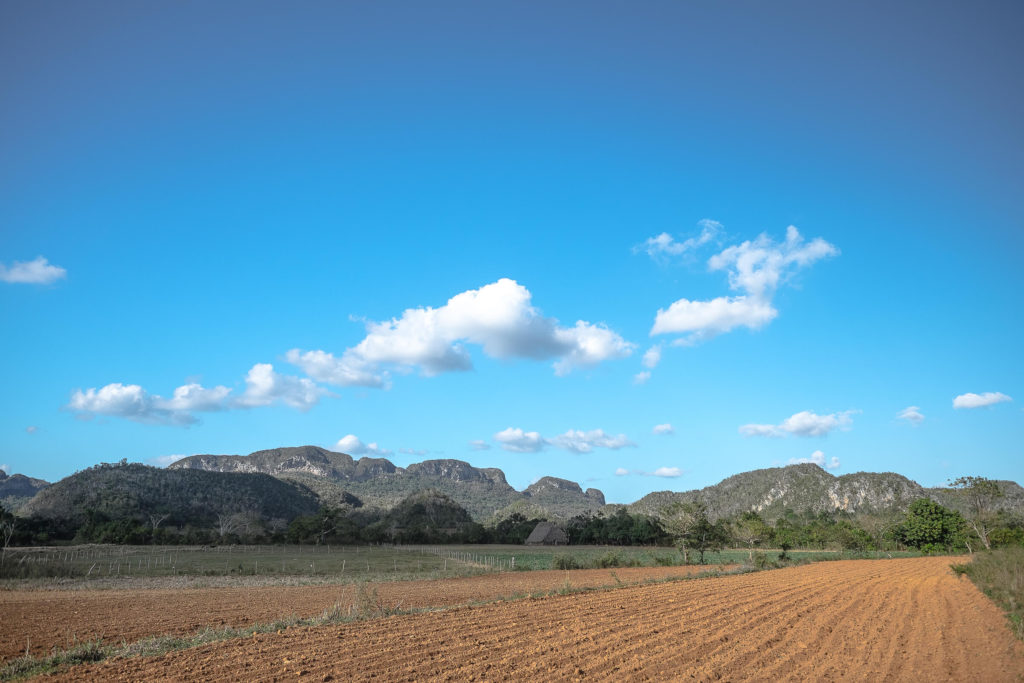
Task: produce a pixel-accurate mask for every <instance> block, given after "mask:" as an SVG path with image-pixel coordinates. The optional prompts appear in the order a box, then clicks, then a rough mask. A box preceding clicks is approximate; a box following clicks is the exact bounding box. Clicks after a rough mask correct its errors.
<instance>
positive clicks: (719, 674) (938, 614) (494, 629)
mask: <svg viewBox="0 0 1024 683" xmlns="http://www.w3.org/2000/svg"><path fill="white" fill-rule="evenodd" d="M1022 664H1024V652H1022V648H1021V645H1020V644H1019V643H1018V642H1017V641H1015V640H1014V639H1013V637H1012V636H1011V635H1010V633H1009V631H1008V629H1006V628H1005V625H1004V623H1003V617H1002V615H1001V614H1000V613H999V612H998V610H997V609H996V608H995V607H994V606H993V605H992V604H991V603H990V602H989V601H988V600H987V599H986V598H985V597H984V596H982V595H981V594H980V592H979V591H978V590H977V589H976V588H975V587H974V586H973V584H971V583H970V582H968V581H966V580H960V579H958V578H957V577H955V576H954V575H953V574H952V572H951V571H950V569H949V559H948V558H915V559H901V560H882V561H846V562H828V563H821V564H816V565H809V566H805V567H798V568H791V569H785V570H779V571H772V572H762V573H758V574H750V575H742V576H731V577H723V578H717V579H706V580H697V581H688V582H680V583H669V584H658V585H649V586H640V587H630V588H622V589H618V590H614V591H605V592H600V593H582V594H576V595H565V596H552V597H548V598H543V599H533V600H519V601H514V602H504V603H497V604H492V605H483V606H478V607H467V608H457V609H452V610H448V611H445V612H432V613H425V614H417V615H409V616H402V617H391V618H388V619H383V620H378V621H372V622H364V623H359V624H348V625H343V626H329V627H319V628H309V629H289V630H287V631H284V632H282V633H279V634H264V635H258V636H255V637H253V638H251V639H245V640H239V641H229V642H224V643H218V644H213V645H209V646H204V647H201V648H196V649H193V650H185V651H180V652H176V653H171V654H168V655H166V656H163V657H159V658H136V659H125V660H111V661H108V662H103V663H100V664H97V665H93V666H89V667H80V668H78V669H75V670H72V671H71V672H70V673H69V674H68V676H67V677H68V679H69V680H70V679H78V680H81V679H84V678H88V679H99V680H106V679H111V680H154V679H178V680H184V679H188V680H210V681H231V680H272V679H275V678H282V677H289V678H290V677H294V676H296V675H300V674H301V675H303V676H309V677H310V678H311V679H312V680H332V679H334V680H370V679H378V680H389V681H392V680H398V681H401V680H453V681H454V680H459V681H462V680H511V679H517V680H526V679H529V680H551V679H582V678H588V679H597V680H623V679H626V680H669V679H672V680H677V679H689V678H692V679H695V680H719V679H723V678H724V679H729V680H745V679H759V680H808V679H811V680H830V679H838V678H853V679H858V680H879V681H886V680H890V681H894V680H906V679H907V678H911V677H913V678H919V679H922V680H985V681H1002V680H1017V679H1018V678H1019V677H1020V676H1021V675H1022V674H1024V666H1022Z"/></svg>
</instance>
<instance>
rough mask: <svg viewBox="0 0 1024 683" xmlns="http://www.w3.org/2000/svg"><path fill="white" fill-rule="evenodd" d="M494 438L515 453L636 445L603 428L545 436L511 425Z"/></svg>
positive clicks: (616, 448) (576, 450) (578, 450)
mask: <svg viewBox="0 0 1024 683" xmlns="http://www.w3.org/2000/svg"><path fill="white" fill-rule="evenodd" d="M494 440H495V441H497V442H498V443H499V444H501V447H502V448H503V449H504V450H506V451H512V452H514V453H537V452H539V451H542V450H544V449H545V448H546V447H548V446H554V447H555V448H561V449H564V450H567V451H571V452H573V453H590V452H592V451H593V450H594V449H595V448H607V449H609V450H613V451H617V450H619V449H620V448H627V447H631V446H636V444H635V443H633V442H632V441H630V440H629V438H628V437H627V436H626V435H625V434H617V435H614V436H613V435H611V434H606V433H605V431H604V430H603V429H592V430H589V431H583V430H580V429H570V430H568V431H567V432H565V433H564V434H559V435H558V436H554V437H551V438H545V437H543V436H541V435H540V432H527V431H524V430H522V429H519V428H518V427H509V428H507V429H503V430H502V431H500V432H498V433H497V434H495V435H494ZM474 443H475V442H474Z"/></svg>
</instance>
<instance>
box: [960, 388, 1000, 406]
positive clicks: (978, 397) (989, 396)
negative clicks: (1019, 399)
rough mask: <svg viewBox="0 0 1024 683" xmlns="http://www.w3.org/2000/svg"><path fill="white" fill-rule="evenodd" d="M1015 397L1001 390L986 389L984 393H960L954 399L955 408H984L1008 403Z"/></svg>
mask: <svg viewBox="0 0 1024 683" xmlns="http://www.w3.org/2000/svg"><path fill="white" fill-rule="evenodd" d="M1012 400H1013V399H1012V398H1010V397H1009V396H1007V395H1006V394H1004V393H1002V392H999V391H986V392H985V393H984V394H969V393H968V394H960V395H959V396H957V397H956V398H954V399H953V407H954V408H984V407H986V406H992V405H995V404H997V403H1006V402H1009V401H1012Z"/></svg>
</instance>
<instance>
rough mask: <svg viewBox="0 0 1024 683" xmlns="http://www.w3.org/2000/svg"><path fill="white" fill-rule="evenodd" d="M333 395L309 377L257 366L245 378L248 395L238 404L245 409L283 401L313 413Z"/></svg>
mask: <svg viewBox="0 0 1024 683" xmlns="http://www.w3.org/2000/svg"><path fill="white" fill-rule="evenodd" d="M328 394H329V392H328V391H327V390H326V389H323V388H322V387H319V386H317V385H316V384H315V383H314V382H313V381H312V380H310V379H306V378H305V377H302V378H300V377H294V376H291V375H282V374H280V373H278V372H275V371H274V366H273V365H271V364H270V363H257V364H256V365H254V366H252V368H251V369H250V370H249V372H248V374H247V375H246V376H245V393H243V394H242V395H241V396H240V397H239V398H238V399H237V401H236V403H237V404H238V405H239V406H241V407H246V408H248V407H253V406H268V405H270V404H272V403H277V402H281V403H284V404H285V405H289V406H291V407H293V408H298V409H299V410H303V411H304V410H309V409H310V408H312V407H313V406H315V405H316V404H317V403H318V402H319V401H320V398H321V397H322V396H326V395H328Z"/></svg>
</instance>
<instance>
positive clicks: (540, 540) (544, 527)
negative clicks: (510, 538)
mask: <svg viewBox="0 0 1024 683" xmlns="http://www.w3.org/2000/svg"><path fill="white" fill-rule="evenodd" d="M568 544H569V537H568V536H566V535H565V532H564V531H562V530H561V529H560V528H558V525H557V524H555V523H553V522H541V523H540V524H538V525H537V526H536V527H535V528H534V529H533V531H532V532H530V537H529V538H527V539H526V545H568Z"/></svg>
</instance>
